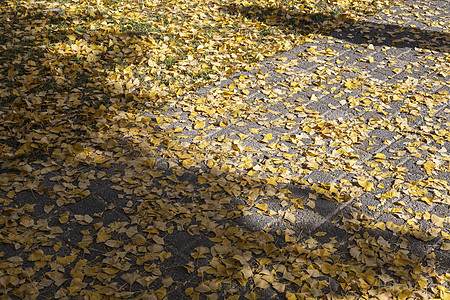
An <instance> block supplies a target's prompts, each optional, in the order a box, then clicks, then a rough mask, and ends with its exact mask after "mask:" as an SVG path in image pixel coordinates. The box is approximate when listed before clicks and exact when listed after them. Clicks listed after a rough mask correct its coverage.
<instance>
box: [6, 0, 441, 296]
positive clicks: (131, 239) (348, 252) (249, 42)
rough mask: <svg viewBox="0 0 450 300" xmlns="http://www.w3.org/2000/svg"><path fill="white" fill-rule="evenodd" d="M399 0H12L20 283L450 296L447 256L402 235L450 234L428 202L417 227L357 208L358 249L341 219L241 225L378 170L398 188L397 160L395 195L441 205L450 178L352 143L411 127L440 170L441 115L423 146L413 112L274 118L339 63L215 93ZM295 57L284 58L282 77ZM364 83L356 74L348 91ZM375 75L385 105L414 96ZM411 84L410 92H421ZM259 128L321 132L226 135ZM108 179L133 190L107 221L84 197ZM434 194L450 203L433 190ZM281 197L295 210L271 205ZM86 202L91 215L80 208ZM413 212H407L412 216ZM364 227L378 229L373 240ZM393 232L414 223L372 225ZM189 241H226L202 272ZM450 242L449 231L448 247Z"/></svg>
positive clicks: (353, 193)
mask: <svg viewBox="0 0 450 300" xmlns="http://www.w3.org/2000/svg"><path fill="white" fill-rule="evenodd" d="M387 4H388V3H387V2H383V1H318V2H317V1H289V2H288V1H213V0H211V1H195V0H186V1H184V0H183V1H153V2H150V1H114V0H111V1H97V2H96V1H61V2H60V3H55V2H52V3H46V2H32V1H31V2H30V1H28V2H27V1H2V2H1V4H0V6H1V13H0V50H1V51H0V131H1V133H2V134H1V135H0V149H1V154H0V157H1V163H2V164H1V166H0V172H1V173H0V174H1V176H0V189H1V190H2V195H1V198H0V201H1V209H2V215H1V218H0V239H1V242H2V244H1V246H0V251H1V252H0V254H1V260H0V285H1V291H2V292H3V293H4V294H5V295H9V296H13V295H14V296H16V297H19V298H29V299H31V298H36V297H37V296H38V295H39V296H41V297H49V298H57V299H59V298H62V299H64V298H70V297H75V296H82V297H86V298H93V299H101V298H105V297H110V298H142V299H156V298H161V299H162V298H164V297H167V298H168V299H178V298H181V297H182V296H183V295H184V296H187V297H191V298H193V299H198V298H200V297H207V298H208V299H217V298H221V297H228V298H229V299H239V297H240V296H239V295H243V296H244V297H246V298H247V299H258V298H259V297H262V298H264V297H268V296H267V295H266V296H264V295H265V294H264V293H265V291H268V290H271V289H272V290H275V291H277V292H278V293H280V294H283V295H285V296H286V298H287V299H304V298H311V299H314V298H326V297H328V298H331V299H332V298H333V297H335V298H346V299H347V298H358V297H359V296H361V295H366V297H367V298H370V297H377V298H378V299H390V298H393V297H397V298H399V299H406V298H408V297H410V296H411V297H422V298H428V297H431V296H430V295H434V296H435V297H443V298H444V297H448V290H447V287H446V286H445V283H446V281H448V279H449V273H446V274H443V273H442V272H441V273H437V272H436V269H435V266H434V262H435V257H434V256H433V253H429V254H427V255H426V256H425V260H424V258H423V257H419V256H416V255H415V254H412V255H411V253H409V251H408V245H407V244H408V241H407V240H406V239H405V238H404V237H403V236H402V235H405V236H414V237H416V238H419V239H422V240H428V239H431V238H435V237H436V236H439V237H441V238H442V239H444V240H445V239H446V240H447V241H448V240H450V237H449V236H448V234H447V233H446V232H445V231H441V230H438V229H436V228H435V227H432V228H435V229H430V230H428V232H425V233H423V232H422V231H420V230H418V228H417V226H415V224H414V222H415V221H414V220H417V219H424V220H432V222H433V223H434V224H437V226H438V227H443V226H444V223H446V224H448V222H449V219H448V218H441V217H438V216H436V215H430V214H428V215H426V214H421V215H417V214H419V213H415V212H413V211H411V212H409V211H408V213H409V215H412V216H414V218H410V219H408V218H406V217H405V218H406V221H407V224H408V225H409V227H408V226H398V225H395V224H394V223H392V222H391V223H389V222H387V223H386V224H384V223H375V222H373V221H372V220H371V219H370V218H368V217H365V216H362V215H359V214H357V213H355V212H352V213H351V214H350V215H349V216H345V217H343V218H342V219H341V220H340V221H339V222H337V223H339V224H338V226H340V227H341V228H342V229H343V230H345V231H346V232H347V233H349V237H350V238H349V239H350V247H349V249H342V247H341V246H342V245H341V243H340V242H339V241H337V240H336V238H335V237H331V238H327V237H324V236H326V235H327V233H326V232H317V233H316V234H315V235H314V236H309V237H307V238H306V239H305V238H301V237H299V236H298V234H297V233H296V231H295V228H294V227H292V229H289V228H288V229H283V230H280V229H278V230H275V229H273V230H272V229H270V228H264V229H254V230H251V229H249V228H244V227H242V228H241V227H240V226H239V225H238V224H239V223H238V220H239V219H240V218H242V217H245V216H248V215H251V214H260V215H264V216H270V217H277V218H278V220H280V222H285V223H286V224H288V225H289V226H290V225H292V224H295V220H296V216H295V211H296V210H300V209H302V208H304V207H311V206H313V203H314V201H313V200H314V199H315V198H317V197H324V198H325V199H329V200H330V201H335V202H338V203H339V202H347V201H350V200H351V199H355V198H357V197H359V196H360V195H362V194H363V193H364V192H367V191H372V190H374V189H375V186H374V184H373V183H372V178H374V177H376V178H377V179H379V180H380V182H381V179H383V176H385V175H386V174H387V172H390V173H389V174H395V176H397V177H398V179H399V182H396V183H394V185H393V186H391V187H389V190H387V191H385V193H384V194H383V195H382V196H381V197H380V198H381V200H383V199H389V198H392V197H396V196H398V195H400V194H407V195H412V196H414V197H417V198H418V199H420V200H421V201H424V202H427V201H428V202H430V203H431V202H434V201H437V199H449V198H444V197H448V188H449V186H448V182H446V181H443V180H437V179H433V178H431V177H430V178H428V181H420V182H415V184H412V183H410V184H409V185H408V184H406V185H405V184H404V182H403V181H401V180H400V179H401V177H402V176H403V175H404V170H402V169H401V167H398V168H397V167H395V166H394V165H390V164H389V163H388V162H387V161H386V156H383V154H380V155H378V156H376V157H375V160H376V162H373V161H367V165H368V167H370V168H372V170H366V169H364V168H363V167H362V166H360V165H358V163H357V159H358V158H359V156H358V154H356V153H354V152H355V151H353V149H352V148H351V146H352V144H355V143H363V142H365V141H366V140H367V139H368V136H367V132H368V131H369V130H373V129H377V128H385V127H386V126H396V127H395V129H393V131H396V130H397V129H401V130H399V134H406V135H409V136H410V137H411V140H412V142H411V145H408V147H409V148H408V150H409V151H411V152H418V153H419V152H420V151H428V152H429V153H431V154H430V155H433V158H435V160H434V161H435V162H433V160H427V161H424V162H422V163H421V164H420V165H421V166H423V168H424V170H425V171H426V172H427V173H430V174H432V173H433V171H434V170H435V169H437V170H439V171H442V172H448V168H449V165H448V160H447V159H448V157H447V156H446V154H445V153H441V152H439V151H436V149H434V150H433V149H428V148H424V147H426V145H425V144H426V141H427V140H426V139H427V138H428V139H430V140H433V141H436V142H437V143H438V144H439V141H441V142H442V141H445V139H447V140H448V138H446V136H447V137H448V135H447V134H448V129H445V128H429V130H426V132H427V133H428V135H425V136H424V135H422V133H420V135H421V136H422V138H423V140H422V141H420V140H419V141H417V140H414V139H415V137H416V135H419V133H418V132H417V131H414V130H415V129H414V128H410V127H408V123H407V122H406V123H405V121H404V120H403V119H402V118H401V117H398V118H396V119H395V122H396V123H395V122H394V123H393V124H391V123H389V124H383V123H382V121H379V120H378V121H377V120H373V121H372V122H371V123H370V124H369V126H368V125H367V124H366V123H364V122H363V121H362V120H358V119H354V120H349V121H345V122H341V121H336V120H334V121H330V120H327V119H325V118H324V117H323V116H321V115H320V114H319V113H317V112H316V111H313V110H310V109H307V108H306V107H305V106H304V105H301V103H299V104H298V105H297V104H296V105H291V106H289V103H287V102H286V103H285V104H283V105H286V109H288V110H289V112H290V113H289V114H287V115H285V116H279V119H278V120H277V121H275V123H273V121H270V120H269V119H266V117H267V116H268V115H269V114H272V115H280V114H279V113H277V112H275V111H273V110H270V109H268V108H266V106H265V104H267V103H268V104H270V105H275V104H277V103H279V102H282V101H281V100H282V99H284V98H286V97H289V96H290V95H289V94H295V93H296V92H299V91H302V90H303V89H304V87H305V86H307V85H317V86H318V87H319V88H321V84H320V82H322V81H327V80H331V79H330V78H332V77H333V76H337V74H338V73H339V72H334V70H329V73H328V74H327V72H328V71H326V70H324V71H323V72H322V73H321V74H315V75H311V74H302V76H299V77H294V78H292V80H291V82H290V83H289V86H288V87H287V88H286V87H282V88H286V89H288V90H289V92H286V91H285V90H283V89H280V88H279V87H275V86H273V85H272V84H271V83H269V82H268V80H267V81H266V79H267V78H266V77H267V76H265V74H263V73H262V72H258V73H254V74H252V75H241V76H239V77H238V78H236V79H235V80H234V81H233V83H232V84H230V85H228V86H226V88H223V89H221V88H217V89H215V90H214V91H213V92H211V93H209V94H208V95H207V96H205V97H200V96H198V95H197V94H195V93H194V91H195V90H196V89H197V88H199V87H201V86H204V85H207V84H210V83H214V82H219V81H222V80H224V79H226V78H227V77H228V76H230V75H232V74H235V73H237V72H240V71H248V72H250V71H251V70H253V67H255V66H257V63H258V62H261V61H263V60H265V59H267V58H269V57H272V56H274V55H275V54H276V53H279V52H282V51H286V50H289V49H291V48H293V47H294V46H297V45H301V44H302V43H304V42H308V41H311V40H313V39H314V38H316V37H318V36H319V37H320V32H321V31H322V30H325V29H326V28H330V27H331V28H332V27H333V26H338V24H339V23H340V22H348V20H349V19H357V18H363V17H365V16H366V15H367V14H369V13H373V12H376V11H378V10H380V9H381V8H383V7H385V6H386V5H387ZM327 55H328V56H332V55H333V53H330V52H329V51H328V52H327V51H322V52H317V51H316V50H315V49H314V48H312V49H309V51H307V53H303V54H302V58H304V57H305V56H318V57H320V56H327ZM294 64H295V63H294ZM290 67H291V66H289V65H288V64H284V61H282V59H281V62H280V66H279V70H280V72H286V71H287V72H289V68H290ZM330 76H331V77H330ZM318 82H319V83H318ZM360 85H361V83H360V82H355V81H350V80H349V81H345V82H343V86H344V87H345V88H347V89H355V88H358V87H359V86H360ZM366 85H367V90H368V89H370V92H371V93H379V96H380V98H382V97H383V96H382V95H385V94H387V93H389V94H390V95H391V96H390V97H401V96H402V95H400V94H398V90H399V89H398V87H393V86H380V85H376V84H371V83H370V82H368V83H366ZM255 86H261V87H262V93H263V94H264V95H266V96H267V99H268V100H267V101H266V102H267V103H266V102H264V101H259V100H255V101H249V100H248V99H246V98H245V95H247V94H248V93H249V92H248V89H250V88H252V87H255ZM405 86H406V87H405V89H407V90H405V92H404V93H403V94H407V93H408V92H411V91H412V90H413V89H414V86H413V85H411V87H409V90H408V87H407V85H405ZM283 97H284V98H283ZM311 97H312V99H313V100H314V97H315V96H314V95H313V96H311ZM443 98H444V95H443V96H439V97H432V96H430V95H429V94H422V95H415V96H411V98H410V100H411V101H410V102H411V105H410V106H409V107H408V109H407V110H408V113H410V114H414V113H415V112H416V110H417V109H418V108H417V107H418V105H417V103H421V104H425V105H427V106H428V107H429V108H430V109H432V107H433V105H435V104H437V103H438V102H440V101H444V100H443ZM391 100H392V99H391ZM258 101H259V102H258ZM386 102H387V101H386ZM372 104H373V103H371V101H370V99H367V98H363V97H362V98H356V99H355V98H353V99H351V98H349V99H348V105H349V106H350V107H362V109H364V107H369V106H370V105H372ZM376 105H378V106H376V108H377V109H378V110H379V112H383V111H384V110H385V109H386V105H385V104H384V102H376ZM297 118H302V120H301V121H298V120H297ZM241 122H243V123H244V124H245V122H260V123H261V124H263V125H264V126H265V125H273V126H278V127H280V128H283V129H286V130H288V131H289V130H290V129H292V128H293V127H294V126H295V127H299V128H301V130H302V131H303V133H302V134H290V133H289V132H285V133H284V134H280V136H274V135H273V134H272V133H266V132H261V129H258V128H252V129H251V130H250V132H249V133H248V134H244V133H240V134H239V136H236V137H235V138H230V137H227V136H224V135H221V134H220V133H219V134H217V135H216V136H214V135H211V134H210V133H211V132H214V133H215V132H216V131H219V132H220V129H221V128H226V127H227V126H238V127H239V126H241V125H240V124H241ZM270 122H272V123H270ZM260 123H258V124H260ZM269 123H270V124H269ZM250 135H254V136H260V137H261V139H260V145H263V146H264V148H263V149H262V150H261V149H255V148H254V147H252V145H247V144H245V140H246V138H247V137H248V136H250ZM330 139H333V140H334V142H333V143H332V144H331V146H332V147H333V149H334V151H333V152H331V153H328V150H327V149H326V148H325V146H324V145H325V143H329V140H330ZM307 141H313V142H312V144H310V145H309V144H308V142H307ZM288 146H289V147H291V146H292V147H294V148H293V149H298V151H297V153H295V152H294V153H293V152H292V151H290V150H289V149H288V148H289V147H288ZM416 148H417V149H419V150H417V149H416ZM263 152H266V153H271V154H274V153H275V154H274V155H273V156H270V157H266V156H264V155H263V154H262V153H263ZM444 161H446V163H444ZM396 168H397V169H396ZM325 169H326V170H327V171H335V170H338V169H339V170H344V171H346V172H353V173H355V174H357V175H358V178H359V179H358V180H357V182H350V181H349V180H347V181H345V180H342V181H341V182H339V183H337V184H322V185H318V184H312V183H310V182H308V181H307V180H304V179H303V177H306V176H307V175H309V174H311V172H312V171H313V170H325ZM383 171H384V172H385V174H384V175H383ZM371 172H372V173H371ZM377 176H378V177H377ZM292 182H294V183H295V184H298V185H299V186H302V187H304V188H305V189H310V191H311V193H310V195H309V197H310V198H311V199H312V200H310V201H309V202H307V201H304V200H302V199H299V198H294V197H292V196H290V194H291V191H290V190H289V189H287V188H286V184H289V183H292ZM92 185H95V186H94V187H93V186H92ZM380 185H382V183H379V184H378V186H377V188H383V187H382V186H380ZM98 186H107V189H108V190H111V191H114V192H113V193H112V194H114V195H113V196H111V198H114V199H115V200H112V199H102V201H103V202H102V203H106V204H107V205H105V207H104V208H101V209H100V210H99V211H98V212H96V213H94V214H90V213H85V212H83V210H82V208H83V205H84V206H89V205H90V203H97V202H95V201H96V200H95V199H97V198H98V197H100V196H101V195H100V194H98V193H97V190H96V189H97V188H98ZM430 187H432V188H434V190H435V191H437V193H441V194H440V195H441V196H439V195H438V194H435V196H433V197H432V196H429V195H428V192H427V191H426V188H430ZM384 188H385V189H386V187H384ZM269 198H270V199H274V200H275V201H276V202H277V204H276V205H275V207H276V208H275V207H271V206H269V205H268V204H267V203H265V202H264V201H262V200H261V199H269ZM86 199H88V201H86V202H83V201H84V200H86ZM237 199H240V200H239V201H238V200H237ZM441 201H443V200H441ZM446 201H448V200H446ZM100 202H101V201H100ZM79 203H81V210H80V208H78V210H76V209H72V208H70V209H66V207H76V205H77V204H79ZM445 203H447V204H448V203H449V202H445ZM92 205H94V204H92ZM401 207H402V205H401V203H399V209H398V210H397V211H394V212H393V213H397V214H400V213H401ZM374 209H376V208H374ZM405 210H407V208H405ZM75 211H76V212H75ZM119 212H120V213H119ZM112 220H114V221H112ZM409 220H412V221H410V222H409V223H408V221H409ZM362 228H365V229H367V231H366V232H364V233H361V229H362ZM386 228H388V229H389V230H391V231H393V232H395V233H401V235H398V236H394V237H393V238H392V240H386V239H385V238H383V236H382V235H378V236H377V235H373V234H372V231H371V230H383V231H384V230H386ZM177 234H178V235H180V236H186V235H187V239H188V240H189V239H190V238H191V237H192V238H196V237H200V236H202V235H203V237H204V238H205V239H207V240H206V241H205V242H204V243H203V244H201V245H199V246H196V247H194V248H193V249H192V251H191V252H190V253H186V254H185V255H186V256H187V259H186V261H182V262H177V263H176V265H175V267H179V268H180V269H182V270H184V271H186V272H188V274H189V275H186V276H185V278H188V279H189V278H190V279H189V280H187V281H186V280H185V278H183V279H177V278H179V277H177V273H179V272H180V270H179V269H177V270H176V272H171V270H172V268H174V264H175V263H173V262H172V261H171V258H172V253H171V251H174V250H173V249H174V245H172V244H171V242H168V241H173V239H174V238H175V239H177ZM185 238H186V237H185ZM207 245H209V247H207ZM449 245H450V243H448V242H446V243H443V244H442V249H443V250H448V249H449V248H450V246H449ZM194 246H195V245H194ZM432 280H433V282H432ZM243 291H244V292H243Z"/></svg>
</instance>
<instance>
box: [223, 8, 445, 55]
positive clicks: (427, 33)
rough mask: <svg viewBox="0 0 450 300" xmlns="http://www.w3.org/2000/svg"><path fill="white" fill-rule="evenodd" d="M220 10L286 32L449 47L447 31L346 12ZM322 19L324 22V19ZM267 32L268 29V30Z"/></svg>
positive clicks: (378, 43)
mask: <svg viewBox="0 0 450 300" xmlns="http://www.w3.org/2000/svg"><path fill="white" fill-rule="evenodd" d="M223 11H224V13H229V14H239V15H242V17H245V18H248V19H253V20H258V21H259V22H261V23H264V24H266V25H267V26H268V28H271V27H276V28H279V29H281V30H286V31H288V32H289V33H302V34H305V33H306V34H308V33H321V34H324V35H326V36H330V37H334V38H337V39H340V40H345V41H348V42H350V43H353V44H373V45H374V46H388V47H397V48H411V49H414V48H423V49H428V50H433V51H437V52H442V53H446V52H449V49H450V46H449V45H450V34H449V33H448V32H445V31H434V30H429V29H420V28H418V27H412V26H407V25H404V26H402V25H398V24H384V23H375V22H371V21H356V20H354V19H352V18H349V17H348V16H347V15H341V16H338V17H336V15H333V13H331V12H324V13H313V14H308V13H304V12H301V11H298V10H295V9H293V10H290V9H289V8H286V7H279V6H268V7H261V6H258V5H250V6H243V5H235V4H233V5H227V6H224V7H223ZM324 21H326V22H324ZM268 32H269V31H268Z"/></svg>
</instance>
